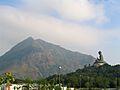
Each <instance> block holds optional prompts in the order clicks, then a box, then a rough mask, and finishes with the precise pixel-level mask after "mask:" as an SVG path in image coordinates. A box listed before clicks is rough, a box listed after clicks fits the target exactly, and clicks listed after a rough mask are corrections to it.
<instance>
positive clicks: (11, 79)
mask: <svg viewBox="0 0 120 90" xmlns="http://www.w3.org/2000/svg"><path fill="white" fill-rule="evenodd" d="M3 77H4V82H5V83H7V87H8V90H10V83H13V82H14V81H15V79H14V77H13V75H12V73H11V72H6V73H5V74H4V76H3Z"/></svg>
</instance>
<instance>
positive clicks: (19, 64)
mask: <svg viewBox="0 0 120 90" xmlns="http://www.w3.org/2000/svg"><path fill="white" fill-rule="evenodd" d="M93 61H94V57H92V56H89V55H85V54H81V53H75V52H72V51H69V50H66V49H64V48H62V47H60V46H57V45H54V44H51V43H48V42H46V41H43V40H41V39H33V38H32V37H28V38H27V39H25V40H24V41H22V42H20V43H18V44H17V45H16V46H14V47H13V48H12V49H11V50H10V51H8V52H7V53H6V54H4V55H3V56H1V58H0V62H1V63H0V73H3V72H6V71H11V72H12V73H15V75H16V76H18V78H20V77H32V78H38V77H48V76H50V75H53V74H56V73H58V72H57V71H58V66H61V67H62V69H61V72H62V73H63V74H65V73H68V72H73V71H75V70H77V69H78V68H81V67H83V66H84V65H85V64H92V63H93ZM28 75H29V76H28Z"/></svg>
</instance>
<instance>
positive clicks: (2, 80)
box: [0, 76, 4, 85]
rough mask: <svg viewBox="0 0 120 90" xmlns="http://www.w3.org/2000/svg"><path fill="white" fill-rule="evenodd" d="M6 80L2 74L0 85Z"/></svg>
mask: <svg viewBox="0 0 120 90" xmlns="http://www.w3.org/2000/svg"><path fill="white" fill-rule="evenodd" d="M3 82H4V79H3V77H2V76H0V85H1V84H2V83H3Z"/></svg>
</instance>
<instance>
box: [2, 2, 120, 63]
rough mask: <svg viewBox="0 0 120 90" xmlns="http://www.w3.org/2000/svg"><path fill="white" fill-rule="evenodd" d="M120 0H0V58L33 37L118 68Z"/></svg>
mask: <svg viewBox="0 0 120 90" xmlns="http://www.w3.org/2000/svg"><path fill="white" fill-rule="evenodd" d="M119 24H120V0H0V56H2V55H3V54H4V53H6V52H7V51H9V50H10V49H11V48H12V47H13V46H15V45H16V44H17V43H19V42H20V41H22V40H24V39H26V38H28V37H33V38H35V39H42V40H45V41H47V42H51V43H53V44H57V45H60V46H61V47H64V48H66V49H69V50H72V51H77V52H81V53H84V54H88V55H93V56H94V57H95V58H96V57H97V56H98V55H97V52H98V51H99V50H100V51H102V52H103V56H104V59H105V61H106V62H108V63H109V64H112V65H114V64H120V55H119V54H120V35H119V34H120V25H119Z"/></svg>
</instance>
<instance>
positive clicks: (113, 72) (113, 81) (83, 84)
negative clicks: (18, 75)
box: [0, 64, 120, 90]
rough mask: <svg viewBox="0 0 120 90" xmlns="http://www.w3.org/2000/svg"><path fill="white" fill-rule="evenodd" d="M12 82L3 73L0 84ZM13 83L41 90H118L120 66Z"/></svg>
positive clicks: (10, 78) (119, 85) (80, 70)
mask: <svg viewBox="0 0 120 90" xmlns="http://www.w3.org/2000/svg"><path fill="white" fill-rule="evenodd" d="M59 80H60V81H59ZM13 81H14V78H13V75H12V74H11V73H5V74H4V75H3V76H0V84H2V83H3V82H5V83H7V82H8V83H13ZM14 83H26V85H28V88H29V86H31V85H32V84H34V83H37V84H38V88H39V89H42V90H44V89H48V88H49V89H50V90H52V89H53V88H55V90H59V85H60V86H67V87H68V88H69V87H74V88H88V89H89V90H90V89H91V90H93V89H95V90H97V88H120V65H115V66H111V65H107V64H106V65H103V66H100V67H93V66H88V67H84V68H83V69H78V70H76V72H72V73H69V74H66V75H60V76H59V75H53V76H50V77H48V78H46V79H39V80H32V79H31V78H26V79H24V80H20V79H16V80H15V82H14ZM27 90H28V89H27Z"/></svg>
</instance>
